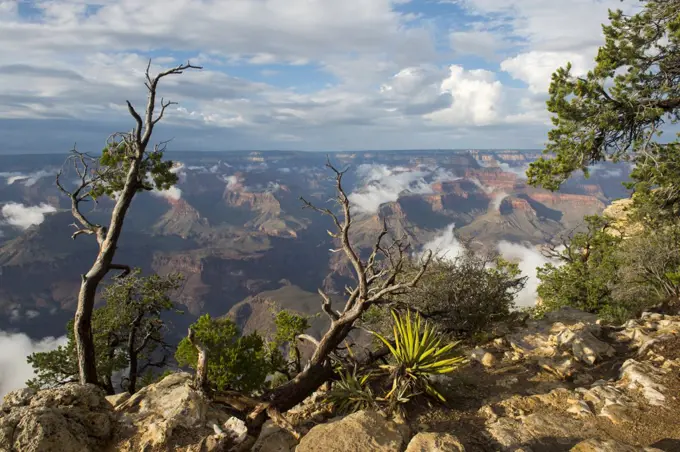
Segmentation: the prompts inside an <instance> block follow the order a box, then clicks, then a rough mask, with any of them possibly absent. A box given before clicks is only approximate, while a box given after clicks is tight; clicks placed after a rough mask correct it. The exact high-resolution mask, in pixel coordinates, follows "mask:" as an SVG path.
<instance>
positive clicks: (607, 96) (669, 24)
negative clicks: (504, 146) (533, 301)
mask: <svg viewBox="0 0 680 452" xmlns="http://www.w3.org/2000/svg"><path fill="white" fill-rule="evenodd" d="M609 19H610V23H609V24H608V25H605V26H603V33H604V37H605V44H604V45H603V46H602V47H600V49H599V52H598V54H597V57H596V59H595V62H596V66H595V68H594V69H592V70H591V71H589V72H588V73H587V74H586V75H585V76H583V77H575V76H573V75H572V73H571V65H570V64H568V65H567V66H566V67H564V68H560V69H558V70H557V71H556V72H555V73H554V74H553V76H552V83H551V85H550V90H549V94H550V98H549V100H548V102H547V105H548V110H549V111H550V112H551V113H553V118H552V121H553V124H554V127H553V129H552V130H551V131H550V132H549V135H548V138H549V143H548V144H547V147H546V149H545V153H546V154H550V155H551V157H549V158H542V159H540V160H538V161H536V162H534V163H532V164H531V166H530V168H529V170H528V172H527V175H528V178H529V182H530V183H531V184H533V185H541V186H543V187H546V188H548V189H551V190H555V189H557V188H558V187H559V186H560V185H561V184H562V183H563V182H564V181H565V180H566V179H567V178H568V177H569V176H570V174H571V173H572V172H574V171H576V170H582V171H583V172H584V173H585V174H586V176H587V175H588V170H587V167H588V165H590V164H592V163H596V162H598V161H603V160H609V161H614V162H616V161H621V160H629V161H632V162H633V163H634V164H635V169H634V171H633V173H632V175H631V177H632V179H633V182H632V186H634V187H635V191H636V192H637V193H640V196H641V198H646V199H645V201H646V202H654V203H655V204H656V205H657V206H658V207H663V208H664V209H670V210H671V211H673V212H675V213H677V211H678V201H680V192H679V191H678V190H677V189H676V187H677V184H678V183H679V182H680V153H679V152H678V150H679V149H678V146H679V144H678V142H677V141H675V142H672V141H671V142H669V141H666V143H663V142H661V141H660V140H659V136H660V134H661V132H660V128H662V126H663V124H664V122H665V121H668V120H670V121H671V122H676V121H677V120H678V118H679V116H678V115H679V113H680V71H679V70H678V69H679V68H680V64H679V63H678V62H679V61H680V53H679V52H678V45H679V44H680V31H679V29H680V2H678V1H677V0H669V1H661V0H647V1H645V2H644V8H643V9H642V10H641V11H640V12H638V13H637V14H634V15H632V16H625V15H624V14H623V13H622V12H621V11H611V12H610V15H609Z"/></svg>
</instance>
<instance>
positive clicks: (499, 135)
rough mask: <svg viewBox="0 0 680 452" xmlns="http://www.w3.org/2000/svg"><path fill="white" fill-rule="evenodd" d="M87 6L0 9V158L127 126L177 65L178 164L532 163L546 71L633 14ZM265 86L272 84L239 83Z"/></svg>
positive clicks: (541, 133) (189, 3) (476, 1)
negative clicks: (489, 66)
mask: <svg viewBox="0 0 680 452" xmlns="http://www.w3.org/2000/svg"><path fill="white" fill-rule="evenodd" d="M86 3H87V2H84V1H80V0H79V1H74V0H51V1H40V2H31V7H30V8H29V9H30V14H26V13H25V12H22V13H21V14H20V13H19V8H17V6H16V5H17V2H15V1H14V2H13V1H10V2H6V1H5V2H2V1H1V0H0V5H2V6H1V7H0V8H1V9H0V47H2V48H3V53H2V55H0V99H2V102H0V118H2V120H0V134H2V135H3V138H4V142H3V146H4V147H6V148H12V150H18V151H21V150H28V149H41V148H43V149H48V150H51V149H56V148H58V147H60V146H64V145H65V146H68V145H70V140H71V137H72V136H73V135H74V132H75V131H78V132H79V135H80V136H81V137H82V136H83V135H82V134H83V130H86V132H87V134H88V135H90V136H94V135H98V134H99V132H97V133H96V134H95V133H94V130H95V128H96V127H101V128H102V129H103V124H107V126H106V127H107V128H109V127H110V124H111V121H112V120H113V121H117V122H119V123H121V124H127V121H128V120H129V116H128V113H127V111H126V108H125V105H124V103H122V99H125V98H129V99H130V100H131V102H132V103H133V104H134V105H137V106H143V105H144V102H145V99H144V98H145V94H146V93H145V91H144V88H143V85H142V83H143V72H144V68H145V67H146V62H147V60H148V58H149V57H150V56H153V57H154V61H153V64H152V67H151V69H152V72H158V71H159V70H161V69H162V68H161V66H164V67H167V66H170V65H173V64H176V63H179V62H180V61H178V60H177V55H184V56H186V57H188V58H191V59H192V61H193V62H196V63H199V64H204V65H205V66H206V69H205V70H203V71H201V72H197V73H193V72H187V73H185V74H184V75H183V76H182V77H181V78H178V79H173V80H170V79H168V80H167V82H164V84H163V95H164V96H166V98H171V99H172V100H173V101H178V102H180V104H181V105H180V106H179V107H177V108H169V109H168V110H167V111H166V115H165V118H164V122H166V121H167V123H169V124H172V125H173V126H175V127H173V129H172V130H173V136H175V137H176V140H175V141H174V143H173V146H177V147H178V148H180V146H181V148H184V149H198V148H200V149H227V148H228V149H250V148H252V149H303V148H304V149H308V150H317V149H319V148H324V149H357V148H361V149H385V148H395V147H399V148H404V147H413V148H444V147H467V146H473V147H501V146H503V147H504V146H511V147H534V146H537V145H540V143H541V142H542V141H543V140H544V137H545V124H544V122H545V120H546V116H547V115H545V114H542V115H541V114H538V112H539V111H541V112H543V111H545V108H544V99H543V98H541V96H543V97H544V94H545V87H546V86H547V85H546V84H547V83H549V79H550V71H551V70H554V69H555V68H556V67H557V66H558V65H561V64H563V63H564V62H566V61H567V60H571V61H572V62H574V63H575V64H577V65H579V69H580V68H581V66H583V65H591V64H592V57H593V56H594V55H595V49H596V48H597V45H598V44H600V43H601V42H602V37H601V27H600V24H601V23H602V22H603V21H606V19H607V8H609V7H615V8H619V7H621V8H623V9H624V10H627V9H630V8H629V7H628V4H634V3H636V2H625V3H624V4H620V2H619V1H618V0H573V1H569V2H556V1H546V0H440V1H439V2H437V3H439V4H438V5H437V8H436V9H437V12H439V11H440V8H441V12H442V15H441V16H439V17H437V23H439V21H440V20H441V21H443V22H444V23H442V24H441V25H442V26H437V27H432V22H431V19H432V16H431V13H432V12H431V11H429V10H425V9H424V8H423V5H424V4H426V3H427V2H411V3H410V6H409V8H407V10H405V9H404V8H403V7H402V6H400V5H401V4H403V3H404V1H403V0H372V1H370V2H367V1H366V0H343V1H340V2H338V1H335V2H333V1H315V2H310V1H308V0H267V1H260V2H243V1H240V0H224V2H208V3H200V2H196V1H193V0H177V1H174V2H173V6H172V8H165V7H164V5H165V4H164V2H162V1H161V0H148V1H145V2H142V3H140V2H139V1H137V0H119V1H116V2H111V1H102V2H95V3H97V5H96V7H95V8H90V7H88V6H87V5H86ZM446 3H455V4H456V6H451V5H450V4H449V5H446ZM460 5H463V6H464V11H460ZM453 8H455V14H452V13H453V12H454V11H453ZM357 11H361V14H357ZM451 18H455V21H451V22H449V21H450V20H451ZM196 23H200V24H203V26H204V28H206V29H210V30H212V32H211V33H200V32H198V31H197V30H196V29H195V27H193V26H192V25H191V24H196ZM272 23H277V24H279V26H277V27H273V28H272V27H271V24H272ZM121 24H122V25H121ZM447 41H450V43H451V47H452V48H453V50H454V53H455V55H461V54H463V53H465V54H471V55H473V57H481V58H486V59H489V58H491V59H494V60H495V59H498V60H503V63H504V64H503V65H502V66H501V67H497V66H496V67H494V68H493V69H494V71H497V72H492V71H485V70H478V69H474V67H473V66H471V65H470V64H468V63H467V62H465V63H463V64H455V65H453V66H451V65H450V64H451V62H452V57H455V56H454V55H452V54H451V48H449V46H446V45H443V46H442V45H441V44H442V43H445V42H447ZM159 49H160V50H159ZM225 49H228V50H225ZM472 61H474V59H473V60H472ZM458 62H459V63H460V61H458ZM256 65H257V66H256ZM273 70H276V72H277V77H280V80H276V79H275V78H274V77H270V78H269V79H268V80H267V81H266V82H263V81H262V77H260V76H256V77H254V76H253V74H258V73H265V72H267V73H269V74H271V73H273V72H274V71H273ZM501 71H506V73H507V74H510V75H511V76H512V77H514V78H515V79H517V80H522V81H524V82H525V83H526V84H527V88H524V87H521V88H520V87H517V84H516V83H512V84H510V83H506V82H505V80H506V79H507V76H506V75H507V74H498V72H501ZM235 74H239V75H238V76H237V75H235ZM300 74H302V76H300ZM275 80H276V81H277V83H274V81H275ZM281 80H293V82H291V85H292V86H282V85H281V83H280V81H281ZM121 93H126V94H125V95H124V96H123V97H121ZM527 105H530V106H531V109H527ZM535 105H536V106H539V107H536V108H534V106H535ZM7 119H11V121H4V120H7ZM46 121H53V122H52V123H51V126H50V128H49V131H48V129H47V127H46V126H47V124H48V123H47V122H46ZM122 121H126V122H125V123H123V122H122ZM84 123H87V125H86V126H85V125H84ZM489 125H493V126H494V127H493V128H489V127H487V126H489ZM478 126H484V127H485V129H484V133H479V132H478V130H479V129H477V127H478ZM520 127H521V128H522V129H521V130H518V129H519V128H520ZM20 128H28V129H30V130H28V133H25V132H23V131H20V130H19V129H20ZM37 129H40V130H41V131H42V132H43V133H40V134H36V133H33V132H34V131H35V130H37ZM7 132H10V133H7ZM159 133H162V132H161V129H159ZM85 139H86V138H85V137H83V138H82V140H85ZM88 139H92V140H93V143H94V140H95V138H88ZM97 139H98V138H97ZM291 140H295V141H291ZM298 140H299V141H298ZM8 142H9V145H8ZM56 143H58V144H56ZM82 143H83V142H82V141H81V142H79V145H81V144H82ZM215 172H216V174H219V173H220V171H215Z"/></svg>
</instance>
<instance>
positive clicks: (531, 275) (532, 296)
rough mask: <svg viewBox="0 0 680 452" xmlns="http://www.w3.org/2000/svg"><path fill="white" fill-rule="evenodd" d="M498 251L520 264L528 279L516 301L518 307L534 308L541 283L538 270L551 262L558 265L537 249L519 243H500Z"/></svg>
mask: <svg viewBox="0 0 680 452" xmlns="http://www.w3.org/2000/svg"><path fill="white" fill-rule="evenodd" d="M498 251H499V252H500V253H501V255H503V257H505V258H506V259H508V260H510V261H516V262H518V264H519V269H520V271H521V272H522V275H523V276H526V277H528V279H527V283H526V286H525V287H524V289H523V290H522V291H521V292H520V293H519V294H518V295H517V299H516V300H515V302H516V303H517V306H519V307H522V306H534V305H535V304H536V300H537V298H538V294H537V293H536V289H537V288H538V285H539V282H540V281H539V279H538V277H537V276H536V268H537V267H542V266H544V265H545V264H547V263H549V262H551V263H553V264H554V265H557V263H556V262H553V261H551V260H550V259H548V258H547V257H545V256H543V254H541V252H540V251H539V250H537V249H536V248H529V247H527V246H524V245H520V244H518V243H511V242H507V241H501V242H499V243H498Z"/></svg>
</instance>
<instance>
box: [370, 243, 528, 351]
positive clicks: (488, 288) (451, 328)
mask: <svg viewBox="0 0 680 452" xmlns="http://www.w3.org/2000/svg"><path fill="white" fill-rule="evenodd" d="M416 271H418V268H417V267H415V266H414V268H408V269H407V270H406V273H405V278H406V279H408V278H409V277H412V275H413V272H416ZM525 283H526V277H522V276H521V272H520V270H519V268H518V266H517V264H515V263H512V262H509V261H507V260H505V259H503V258H501V257H499V256H497V255H493V254H488V255H487V254H476V253H474V252H473V251H472V250H469V249H468V250H466V251H465V252H464V253H462V254H460V255H459V256H457V257H455V258H454V259H452V260H449V259H436V260H434V261H433V262H431V263H430V266H429V267H428V270H427V271H426V273H425V274H424V275H423V277H422V279H421V280H420V283H419V284H418V286H417V287H415V288H413V289H411V290H409V291H408V293H406V294H404V295H400V296H399V297H398V298H397V300H396V304H395V307H396V308H397V309H398V310H400V311H403V310H408V309H412V310H415V311H416V312H419V313H421V314H422V315H423V316H424V317H425V318H427V319H428V320H429V321H430V322H432V323H433V324H434V325H435V326H436V327H437V328H438V329H439V331H441V332H443V333H446V334H447V335H450V336H453V337H456V338H460V339H467V338H472V337H476V336H478V335H479V334H480V333H483V332H485V331H487V330H488V329H489V327H490V325H492V324H493V323H495V322H498V321H502V320H504V319H507V318H508V317H509V316H510V315H511V313H512V311H513V309H514V307H515V303H514V300H515V297H516V296H517V294H518V293H519V292H520V291H521V290H522V289H523V288H524V285H525ZM364 322H365V323H366V324H368V325H369V327H370V328H372V329H374V330H378V331H380V332H384V333H386V334H389V331H390V330H391V329H392V326H391V319H390V316H389V313H388V312H387V310H385V309H380V308H377V307H373V308H371V309H370V310H369V311H368V312H367V313H366V315H365V316H364Z"/></svg>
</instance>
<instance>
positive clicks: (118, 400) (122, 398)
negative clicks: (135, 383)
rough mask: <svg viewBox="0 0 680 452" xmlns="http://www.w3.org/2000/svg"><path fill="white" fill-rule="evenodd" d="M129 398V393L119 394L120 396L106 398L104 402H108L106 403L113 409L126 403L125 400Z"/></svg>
mask: <svg viewBox="0 0 680 452" xmlns="http://www.w3.org/2000/svg"><path fill="white" fill-rule="evenodd" d="M129 398H130V393H129V392H121V393H120V394H114V395H110V396H106V400H108V402H109V403H110V404H111V405H113V406H114V407H116V406H118V405H120V404H121V403H123V402H126V401H127V399H129Z"/></svg>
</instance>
